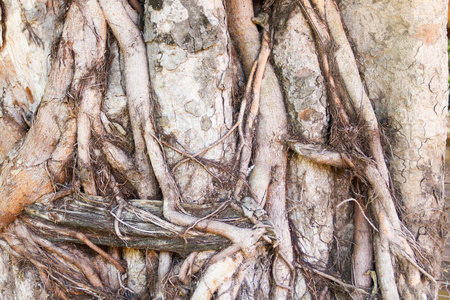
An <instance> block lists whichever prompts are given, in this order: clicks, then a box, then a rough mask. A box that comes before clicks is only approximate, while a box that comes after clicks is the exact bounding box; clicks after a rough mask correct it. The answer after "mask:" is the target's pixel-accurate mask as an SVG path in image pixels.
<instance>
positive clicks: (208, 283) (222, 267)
mask: <svg viewBox="0 0 450 300" xmlns="http://www.w3.org/2000/svg"><path fill="white" fill-rule="evenodd" d="M243 260H244V256H243V255H242V254H240V253H236V254H235V255H234V256H232V257H231V256H229V257H226V258H224V259H222V260H220V261H218V262H216V263H213V264H211V265H210V266H209V267H208V269H207V270H206V271H205V273H204V274H203V276H202V278H201V279H200V281H199V283H198V284H197V288H196V289H195V292H194V294H193V295H192V297H191V300H209V299H211V297H212V295H213V294H214V293H215V292H216V291H217V289H218V288H219V286H220V285H221V284H222V283H223V282H226V281H227V280H229V279H230V278H231V277H232V276H233V274H234V273H235V272H236V270H237V269H238V267H239V265H240V264H241V263H242V262H243Z"/></svg>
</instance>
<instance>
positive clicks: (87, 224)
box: [22, 194, 250, 252]
mask: <svg viewBox="0 0 450 300" xmlns="http://www.w3.org/2000/svg"><path fill="white" fill-rule="evenodd" d="M162 205H163V201H160V200H142V199H133V200H129V201H128V202H127V205H125V207H124V208H123V211H122V213H121V214H120V216H119V215H118V214H119V213H118V206H117V205H115V204H113V203H111V202H110V200H109V199H107V198H104V197H99V196H88V195H85V194H70V195H68V196H65V197H63V198H61V199H58V200H57V201H55V203H54V204H53V206H51V207H49V206H48V205H44V204H42V203H35V204H33V205H30V206H29V207H27V208H26V209H25V215H24V216H23V217H22V218H23V220H24V221H25V222H26V223H27V225H28V226H29V227H31V228H32V229H33V230H35V231H36V232H38V233H39V234H40V235H42V236H43V237H45V238H47V239H48V240H50V241H53V242H75V243H81V241H79V240H78V239H77V238H76V237H74V236H73V235H71V234H70V232H75V231H80V232H82V233H83V234H85V235H86V236H87V237H88V238H89V239H90V240H91V241H92V242H93V243H95V244H97V245H107V246H120V247H133V248H145V249H152V250H159V251H172V252H191V251H203V250H218V249H222V248H224V247H226V246H228V245H230V242H229V240H227V239H226V238H224V237H221V236H218V235H214V234H209V233H203V232H200V231H198V230H187V229H186V228H184V227H181V226H175V225H173V224H171V223H169V222H167V221H165V220H164V219H163V213H162ZM218 207H219V204H214V205H209V204H206V205H190V204H185V205H183V208H184V209H185V210H186V211H187V212H188V213H190V214H192V215H196V216H200V217H202V216H207V215H209V214H211V213H213V212H214V211H215V210H216V209H217V208H218ZM116 217H117V220H118V221H119V224H120V225H119V228H120V233H121V235H122V236H123V238H121V237H119V236H118V235H117V234H116V230H115V227H114V226H115V225H114V223H115V220H116ZM214 217H215V218H226V219H228V220H235V223H237V225H239V226H240V227H248V226H250V223H246V222H244V221H243V220H244V219H243V218H242V216H241V215H239V214H238V213H237V212H236V211H235V210H232V209H231V208H225V209H224V210H223V211H221V212H219V213H218V214H217V215H215V216H214ZM67 228H69V229H68V230H67Z"/></svg>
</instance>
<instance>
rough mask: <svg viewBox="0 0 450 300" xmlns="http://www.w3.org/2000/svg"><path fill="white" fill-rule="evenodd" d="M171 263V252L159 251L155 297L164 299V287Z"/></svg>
mask: <svg viewBox="0 0 450 300" xmlns="http://www.w3.org/2000/svg"><path fill="white" fill-rule="evenodd" d="M171 265H172V254H171V253H170V252H164V251H161V252H160V253H159V264H158V281H157V283H156V299H158V300H159V299H165V297H164V287H165V285H166V282H167V278H168V276H169V272H170V267H171Z"/></svg>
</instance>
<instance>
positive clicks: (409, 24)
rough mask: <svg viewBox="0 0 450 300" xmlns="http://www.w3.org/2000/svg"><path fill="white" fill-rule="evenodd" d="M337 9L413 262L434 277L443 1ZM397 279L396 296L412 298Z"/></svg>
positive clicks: (440, 222) (442, 133) (439, 214)
mask: <svg viewBox="0 0 450 300" xmlns="http://www.w3.org/2000/svg"><path fill="white" fill-rule="evenodd" d="M340 7H341V9H342V15H343V18H344V22H345V24H346V25H347V28H348V31H349V34H350V36H351V38H352V40H353V42H354V45H355V49H356V51H357V57H358V61H359V63H360V71H362V72H363V74H364V78H365V81H366V86H367V89H368V92H369V96H370V98H371V100H372V101H373V103H374V105H375V109H376V112H377V115H378V117H379V121H380V122H381V123H382V124H383V125H384V126H385V129H386V133H387V136H388V137H389V138H390V139H389V142H390V144H387V145H386V146H387V147H386V150H387V156H388V159H389V168H390V171H391V174H392V180H393V187H394V189H395V191H396V197H397V200H398V203H397V204H398V209H399V211H400V217H401V218H402V219H403V220H404V222H405V224H406V226H407V227H408V229H409V230H410V231H411V234H412V237H413V238H414V239H415V240H416V241H417V242H418V244H419V245H420V247H421V250H422V251H421V254H422V255H424V257H421V256H420V255H417V259H418V260H419V261H420V262H421V263H422V264H423V266H424V268H425V269H426V270H427V271H428V272H430V273H431V274H432V275H433V276H435V277H436V278H438V277H439V271H440V264H441V260H442V250H443V248H442V247H443V241H444V235H445V232H444V226H445V224H444V219H443V210H442V209H443V205H444V201H443V200H444V194H443V193H444V189H443V177H444V173H443V170H444V168H443V164H444V151H445V141H446V127H445V117H446V116H447V109H448V95H447V89H448V69H447V68H448V65H447V36H446V24H447V14H446V13H445V12H446V11H447V1H444V0H439V1H426V2H424V1H388V0H383V1H376V2H374V1H372V0H362V1H352V0H343V1H341V3H340ZM401 272H405V270H404V269H403V270H402V271H400V273H401ZM399 276H400V277H399V282H400V284H401V287H400V290H403V295H402V296H403V297H405V298H408V297H409V298H411V299H418V295H409V294H408V293H409V292H408V291H406V290H404V288H405V287H404V286H403V284H402V283H401V282H402V275H401V274H399ZM426 289H427V288H424V290H426ZM435 292H436V291H435Z"/></svg>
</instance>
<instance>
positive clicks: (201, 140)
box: [144, 0, 234, 202]
mask: <svg viewBox="0 0 450 300" xmlns="http://www.w3.org/2000/svg"><path fill="white" fill-rule="evenodd" d="M147 3H148V4H147V6H146V15H145V24H146V26H145V31H144V38H145V42H146V43H147V51H148V60H149V65H150V75H151V86H152V88H153V91H154V97H155V101H156V103H157V104H158V107H157V111H158V115H157V117H156V124H157V125H158V126H159V127H160V128H161V133H162V134H164V135H166V137H167V141H168V142H169V143H170V144H172V146H174V147H176V148H178V149H180V150H182V151H184V152H186V153H189V154H195V153H197V152H198V151H200V150H203V149H204V148H206V147H208V146H210V145H211V144H213V143H214V142H215V141H217V140H219V139H220V138H221V137H222V136H224V135H225V134H226V133H227V131H228V130H229V129H230V128H231V126H232V106H231V105H232V97H231V96H232V75H233V74H232V73H231V72H230V70H231V68H230V67H231V57H230V47H229V45H228V43H229V37H228V35H227V24H226V17H225V9H224V6H223V3H222V2H221V1H206V0H204V1H191V0H174V1H164V2H163V3H162V5H156V4H154V3H153V2H151V1H147ZM152 3H153V6H152ZM165 150H166V155H167V161H168V163H169V165H172V166H173V165H174V164H175V163H177V162H178V161H179V160H180V159H183V158H185V157H184V156H182V155H180V154H179V153H177V152H175V151H173V150H171V149H169V148H167V147H166V148H165ZM233 153H234V139H233V138H228V139H227V140H226V141H224V142H223V143H221V144H220V145H217V146H216V147H214V148H212V149H210V150H208V151H207V152H206V153H205V154H203V155H201V157H204V158H206V159H210V160H212V161H219V162H222V163H224V162H226V161H227V160H228V159H230V158H231V156H232V154H233ZM206 165H207V167H208V168H209V169H210V170H211V172H213V173H214V174H220V172H218V170H217V169H214V168H211V166H208V164H206ZM173 172H174V176H175V179H176V181H177V183H178V185H179V187H180V188H181V191H182V195H183V198H184V199H185V200H186V201H189V202H202V201H204V200H205V199H207V198H211V197H215V198H217V196H219V197H224V196H225V195H224V194H220V193H218V192H219V191H220V184H219V183H218V182H217V181H216V182H214V177H213V176H211V175H210V174H208V172H207V171H206V170H205V168H204V167H202V166H201V165H199V164H197V163H195V162H192V161H190V162H187V163H184V164H182V165H180V166H179V167H178V168H177V169H176V170H174V171H173Z"/></svg>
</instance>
